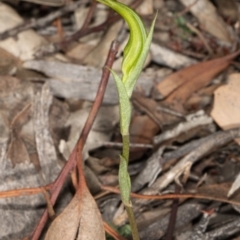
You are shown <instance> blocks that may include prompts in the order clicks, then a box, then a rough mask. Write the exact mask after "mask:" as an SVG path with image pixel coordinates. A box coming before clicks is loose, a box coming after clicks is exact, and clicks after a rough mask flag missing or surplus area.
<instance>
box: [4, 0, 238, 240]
mask: <svg viewBox="0 0 240 240" xmlns="http://www.w3.org/2000/svg"><path fill="white" fill-rule="evenodd" d="M122 2H124V3H125V4H128V5H131V6H132V7H134V8H136V9H137V11H139V13H140V14H141V15H142V17H143V20H144V23H145V24H146V25H147V26H150V22H151V20H152V18H153V16H154V14H155V11H156V10H158V12H159V14H158V18H157V23H156V28H155V32H154V41H153V44H152V46H151V48H150V50H151V52H150V54H149V57H148V61H147V62H146V66H145V69H144V71H143V73H142V74H141V76H140V79H139V81H138V82H137V85H136V88H135V92H134V95H133V98H132V106H133V112H132V121H131V127H130V133H131V136H130V137H131V154H130V165H129V172H130V175H131V178H132V191H133V192H135V193H137V194H138V195H134V194H133V195H132V204H133V208H134V212H135V214H136V216H137V224H138V226H139V234H140V238H141V239H149V240H154V239H162V238H164V237H167V238H168V239H172V238H171V237H174V239H179V240H180V239H219V238H220V239H237V238H238V237H239V236H240V231H239V228H238V227H237V226H239V216H238V215H239V209H240V208H239V205H240V204H239V187H240V186H239V178H240V177H239V176H240V165H239V159H240V158H239V154H240V151H239V150H240V148H239V139H240V130H239V124H240V118H239V111H238V109H239V107H240V102H239V94H238V93H239V90H240V86H239V79H240V78H239V73H238V72H239V67H238V65H239V64H238V60H239V58H238V55H239V50H238V48H237V42H238V37H237V36H238V34H237V33H238V24H239V22H238V21H239V19H238V18H236V9H237V7H239V6H238V5H239V3H237V2H236V1H233V0H231V1H228V2H229V4H225V3H224V2H226V1H217V2H216V3H215V2H214V3H215V5H213V4H212V1H209V0H198V1H194V0H192V1H189V0H181V1H161V0H156V1H139V0H135V1H122ZM141 2H142V5H141ZM34 3H38V4H40V5H37V4H34ZM71 4H75V5H74V6H75V7H72V6H73V5H72V6H71ZM53 5H54V6H58V7H57V8H52V7H51V6H53ZM139 6H140V7H139ZM168 13H170V14H168ZM229 13H231V14H229ZM57 17H58V20H57V21H58V23H57V24H54V23H53V20H54V19H56V18H57ZM88 18H90V19H88ZM30 19H34V21H33V20H31V25H29V20H30ZM118 20H120V18H119V17H118V16H117V15H115V14H114V13H113V12H110V11H109V9H107V8H105V7H103V6H102V5H100V4H95V3H94V4H93V3H90V1H87V0H86V1H76V2H73V3H69V5H64V3H63V2H62V1H60V0H59V1H58V0H56V1H51V2H46V1H44V0H38V1H33V0H28V1H27V2H18V3H16V4H12V3H11V1H6V2H4V3H3V2H1V3H0V39H1V40H0V85H1V90H0V104H1V111H0V129H1V134H0V148H1V151H0V152H1V154H0V162H1V168H0V169H1V171H0V178H1V184H0V190H1V194H0V196H5V197H4V198H1V199H0V205H1V208H0V221H1V223H2V224H1V226H0V230H1V231H0V238H1V239H16V238H24V237H25V238H28V239H31V237H32V236H35V235H34V234H35V232H34V229H36V227H37V226H39V224H40V223H39V221H40V219H41V216H42V214H43V211H44V210H45V209H46V208H47V206H46V205H47V204H46V196H47V195H46V192H47V194H49V199H51V198H52V197H53V195H54V191H55V190H54V189H53V188H52V186H53V185H51V184H53V183H54V180H55V179H56V178H57V177H58V176H61V175H59V174H60V172H61V170H62V169H63V167H64V166H65V164H66V162H67V160H68V159H71V156H72V155H71V154H72V153H74V146H75V144H76V142H77V139H78V137H79V135H80V133H81V131H82V129H84V123H85V121H86V119H87V116H88V114H89V111H90V109H91V106H92V102H93V101H94V99H95V97H96V94H97V88H98V85H99V83H100V76H101V71H102V70H101V68H102V67H103V66H104V62H105V61H106V58H107V54H108V50H109V47H110V44H111V42H112V41H113V40H114V39H116V38H117V39H118V40H119V41H120V50H119V53H118V55H117V57H116V63H115V64H114V70H115V71H119V69H120V62H121V58H122V52H121V51H122V49H123V46H124V44H125V43H126V41H127V37H128V29H127V27H126V25H124V24H122V21H121V20H120V21H118ZM40 23H41V24H40ZM59 23H60V24H59ZM113 23H114V24H115V25H114V24H113ZM210 50H211V51H210ZM209 53H210V55H208V54H209ZM118 124H119V115H118V98H117V92H116V88H115V85H114V82H113V80H112V78H111V77H110V81H109V84H108V87H107V90H106V93H105V96H104V100H103V104H102V106H101V108H100V111H99V114H98V116H97V118H96V121H95V123H94V125H93V127H92V130H91V133H90V135H89V137H88V140H87V142H86V145H85V147H84V150H83V152H81V154H82V156H83V159H84V163H85V169H86V170H85V175H86V184H87V185H84V184H82V185H81V184H80V185H77V183H78V180H79V176H78V175H77V174H76V172H75V171H74V170H72V171H71V174H70V175H71V179H70V178H69V179H68V180H67V181H66V182H65V184H64V186H62V185H58V187H57V188H63V190H62V193H61V194H60V196H59V197H58V200H57V204H56V206H50V207H54V211H55V214H56V216H54V219H53V220H52V223H51V224H50V227H46V232H42V235H41V239H44V238H45V239H105V232H104V229H105V231H106V232H108V233H110V234H111V235H112V237H113V238H114V239H124V238H125V237H127V236H124V235H122V236H120V235H119V233H117V232H116V230H115V229H120V227H123V229H124V228H125V229H127V227H128V220H127V217H126V213H125V211H124V209H123V206H122V205H121V202H120V198H119V195H118V194H116V193H117V191H118V181H117V169H118V165H119V156H118V155H119V153H120V149H121V147H119V146H121V138H120V135H119V125H118ZM68 161H70V160H68ZM106 184H107V185H110V186H111V189H110V188H109V189H108V190H107V188H104V187H101V186H102V185H106ZM54 186H55V185H54ZM79 186H81V188H80V190H79V188H78V189H74V187H79ZM176 186H179V187H180V193H179V192H177V191H176V189H177V187H176ZM41 187H44V189H45V190H44V191H46V192H45V194H43V190H41ZM18 189H22V190H21V196H19V191H18ZM24 189H27V190H24ZM31 189H32V194H31V195H28V194H29V192H30V190H31ZM101 189H102V190H101ZM89 190H90V191H89ZM14 191H15V192H14ZM111 192H112V193H111ZM10 193H11V194H13V195H14V194H15V195H14V196H18V197H14V198H13V197H10V196H13V195H10ZM36 193H38V194H36ZM4 194H5V195H4ZM8 194H9V195H8ZM7 196H9V197H7ZM44 196H45V197H44ZM146 196H147V197H146ZM174 198H176V199H179V200H178V203H176V201H175V202H174V201H173V199H174ZM47 202H48V205H49V204H53V203H52V200H48V201H47ZM174 211H177V212H175V214H174ZM223 219H224V221H223ZM50 221H51V220H49V223H50ZM104 221H105V222H104ZM112 225H115V229H113V228H112V227H111V226H112ZM174 226H175V228H174ZM37 229H38V228H37ZM186 229H187V231H186ZM171 234H172V235H171ZM108 237H109V236H108ZM33 239H35V238H33ZM107 239H108V238H107ZM109 239H112V238H109Z"/></svg>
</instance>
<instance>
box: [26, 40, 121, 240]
mask: <svg viewBox="0 0 240 240" xmlns="http://www.w3.org/2000/svg"><path fill="white" fill-rule="evenodd" d="M118 47H119V45H118V43H117V42H116V41H115V42H113V43H112V45H111V48H110V51H109V54H108V57H107V60H106V64H105V66H106V67H105V68H104V69H103V73H102V78H101V82H100V85H99V88H98V92H97V95H96V98H95V101H94V103H93V106H92V109H91V111H90V113H89V116H88V119H87V121H86V123H85V126H84V128H83V131H82V133H81V135H80V137H79V139H78V142H77V144H76V146H75V148H74V150H73V151H72V153H71V155H70V157H69V159H68V161H67V163H66V165H65V166H64V168H63V169H62V171H61V172H60V174H59V176H58V178H57V179H56V181H55V182H54V183H53V185H52V188H51V190H50V193H51V198H50V200H51V204H52V205H54V204H55V202H56V200H57V197H58V195H59V193H60V191H61V188H62V186H63V184H64V183H65V181H66V179H67V176H68V174H69V172H70V171H71V170H73V169H74V168H75V167H76V164H77V163H76V159H77V156H76V154H77V149H78V150H79V151H80V150H81V149H82V148H83V146H84V144H85V142H86V139H87V136H88V133H89V131H90V130H91V127H92V124H93V122H94V120H95V117H96V115H97V112H98V110H99V107H100V105H101V103H102V100H103V96H104V92H105V89H106V86H107V83H108V78H109V74H110V72H109V70H108V68H111V67H112V64H113V62H114V59H115V56H116V53H117V51H118ZM78 154H81V152H78ZM47 219H48V212H47V210H45V211H44V213H43V215H42V217H41V219H40V221H39V223H38V225H37V226H36V228H35V230H34V232H33V233H32V236H31V239H32V240H37V239H38V238H39V236H40V235H41V232H42V229H43V228H44V226H45V224H46V222H47Z"/></svg>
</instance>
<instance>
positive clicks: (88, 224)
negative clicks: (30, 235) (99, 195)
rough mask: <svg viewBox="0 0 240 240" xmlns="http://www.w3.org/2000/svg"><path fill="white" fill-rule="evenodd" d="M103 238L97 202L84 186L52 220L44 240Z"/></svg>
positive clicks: (101, 239)
mask: <svg viewBox="0 0 240 240" xmlns="http://www.w3.org/2000/svg"><path fill="white" fill-rule="evenodd" d="M66 239H68V240H75V239H76V240H93V239H98V240H104V239H105V232H104V227H103V222H102V218H101V215H100V212H99V210H98V207H97V204H96V202H95V201H94V199H93V197H92V195H91V194H90V192H89V191H88V189H87V188H86V187H82V189H81V190H78V191H77V192H76V194H75V196H74V197H73V199H72V200H71V202H70V203H69V204H68V206H67V207H66V208H65V209H64V210H63V212H62V213H61V214H60V215H59V216H58V217H57V218H56V219H55V220H54V221H53V223H52V224H51V226H50V228H49V229H48V232H47V234H46V237H45V240H66Z"/></svg>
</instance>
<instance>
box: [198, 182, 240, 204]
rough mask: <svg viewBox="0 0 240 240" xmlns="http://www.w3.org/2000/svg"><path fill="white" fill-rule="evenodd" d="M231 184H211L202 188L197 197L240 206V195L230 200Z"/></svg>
mask: <svg viewBox="0 0 240 240" xmlns="http://www.w3.org/2000/svg"><path fill="white" fill-rule="evenodd" d="M230 187H231V183H221V184H211V185H206V186H203V187H200V188H199V189H198V191H197V193H196V195H201V196H203V198H204V196H205V198H206V199H212V200H216V201H220V202H228V203H232V204H236V205H239V202H240V194H239V193H238V194H236V195H234V196H233V197H232V198H231V199H229V198H228V191H229V189H230Z"/></svg>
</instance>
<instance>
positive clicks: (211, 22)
mask: <svg viewBox="0 0 240 240" xmlns="http://www.w3.org/2000/svg"><path fill="white" fill-rule="evenodd" d="M181 2H182V4H184V5H185V6H186V7H189V10H190V12H191V13H192V14H193V15H194V16H195V17H196V18H197V19H198V21H199V22H200V24H201V26H202V28H203V29H205V30H206V31H207V32H209V33H210V34H212V35H213V36H215V37H216V38H218V39H220V40H223V41H225V42H229V43H231V42H232V38H231V35H230V34H229V31H228V27H227V24H226V23H225V22H224V21H223V19H222V18H221V17H220V16H219V14H218V12H217V11H216V8H215V7H214V5H213V4H212V3H211V2H210V1H209V0H197V1H196V0H181ZM225 2H226V1H225Z"/></svg>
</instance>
